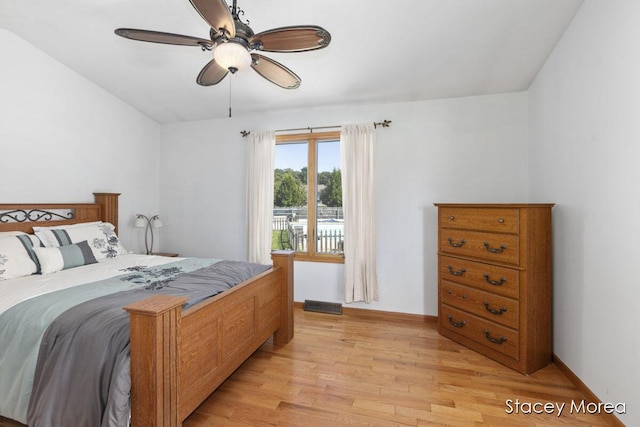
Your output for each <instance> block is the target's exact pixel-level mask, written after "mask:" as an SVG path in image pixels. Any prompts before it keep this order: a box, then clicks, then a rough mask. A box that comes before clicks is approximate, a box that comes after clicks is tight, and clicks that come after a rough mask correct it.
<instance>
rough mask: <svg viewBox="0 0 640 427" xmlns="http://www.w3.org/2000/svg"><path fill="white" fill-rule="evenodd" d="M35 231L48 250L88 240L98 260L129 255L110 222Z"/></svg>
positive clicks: (45, 228)
mask: <svg viewBox="0 0 640 427" xmlns="http://www.w3.org/2000/svg"><path fill="white" fill-rule="evenodd" d="M33 231H34V232H35V234H36V236H38V237H39V238H40V240H41V241H42V243H43V244H44V246H46V247H48V248H51V247H59V246H65V245H70V244H73V243H78V242H83V241H85V240H86V241H87V242H88V243H89V247H90V248H91V250H92V251H93V256H94V257H95V258H96V259H104V258H114V257H116V256H118V255H124V254H126V253H127V250H126V249H125V248H124V247H123V246H122V244H121V243H120V240H119V239H118V236H116V233H115V231H114V226H113V224H110V223H108V222H92V223H81V224H74V225H69V226H64V227H33Z"/></svg>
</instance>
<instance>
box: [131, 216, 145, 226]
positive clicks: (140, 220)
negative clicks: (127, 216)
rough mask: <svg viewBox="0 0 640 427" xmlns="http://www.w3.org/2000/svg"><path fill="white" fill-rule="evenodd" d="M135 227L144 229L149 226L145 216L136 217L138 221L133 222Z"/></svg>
mask: <svg viewBox="0 0 640 427" xmlns="http://www.w3.org/2000/svg"><path fill="white" fill-rule="evenodd" d="M133 226H134V227H138V228H142V227H146V226H147V220H146V219H145V217H144V215H140V214H138V215H136V220H135V221H134V222H133Z"/></svg>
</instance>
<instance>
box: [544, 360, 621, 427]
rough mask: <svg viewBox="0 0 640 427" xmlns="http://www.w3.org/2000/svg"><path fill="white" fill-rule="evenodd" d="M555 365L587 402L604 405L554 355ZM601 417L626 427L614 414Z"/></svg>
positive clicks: (604, 413) (618, 426)
mask: <svg viewBox="0 0 640 427" xmlns="http://www.w3.org/2000/svg"><path fill="white" fill-rule="evenodd" d="M552 360H553V363H555V365H556V366H557V367H558V369H560V371H561V372H562V373H563V374H565V375H566V377H567V378H568V379H569V381H571V383H572V384H573V385H574V386H575V387H576V388H577V389H578V390H580V392H582V394H584V395H585V397H586V400H587V401H589V402H594V403H602V401H601V400H600V399H599V398H598V396H596V395H595V394H594V393H593V392H592V391H591V390H590V389H589V387H587V385H586V384H585V383H583V382H582V380H581V379H580V378H579V377H578V376H577V375H576V374H574V373H573V371H572V370H571V369H569V367H568V366H567V365H565V363H564V362H563V361H562V360H560V358H559V357H558V356H557V355H556V354H555V353H553V354H552ZM601 415H602V416H603V417H604V418H605V419H606V420H607V422H608V423H609V425H612V426H617V427H625V425H624V423H623V422H622V421H620V420H619V419H618V417H616V416H615V415H614V414H607V413H606V412H602V413H601Z"/></svg>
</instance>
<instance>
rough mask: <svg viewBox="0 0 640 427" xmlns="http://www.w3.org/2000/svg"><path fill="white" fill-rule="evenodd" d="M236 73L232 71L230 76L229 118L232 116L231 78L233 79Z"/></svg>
mask: <svg viewBox="0 0 640 427" xmlns="http://www.w3.org/2000/svg"><path fill="white" fill-rule="evenodd" d="M234 75H235V74H234V73H231V77H230V78H229V118H231V80H233V76H234Z"/></svg>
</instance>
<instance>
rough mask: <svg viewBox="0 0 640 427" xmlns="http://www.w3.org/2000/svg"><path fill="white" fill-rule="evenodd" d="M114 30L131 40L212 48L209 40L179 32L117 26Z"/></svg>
mask: <svg viewBox="0 0 640 427" xmlns="http://www.w3.org/2000/svg"><path fill="white" fill-rule="evenodd" d="M114 32H115V33H116V34H117V35H119V36H121V37H124V38H127V39H131V40H140V41H143V42H151V43H163V44H174V45H180V46H200V47H204V48H206V49H209V50H210V49H211V48H213V42H212V41H211V40H206V39H200V38H198V37H191V36H183V35H180V34H171V33H162V32H159V31H148V30H136V29H133V28H118V29H117V30H115V31H114Z"/></svg>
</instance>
